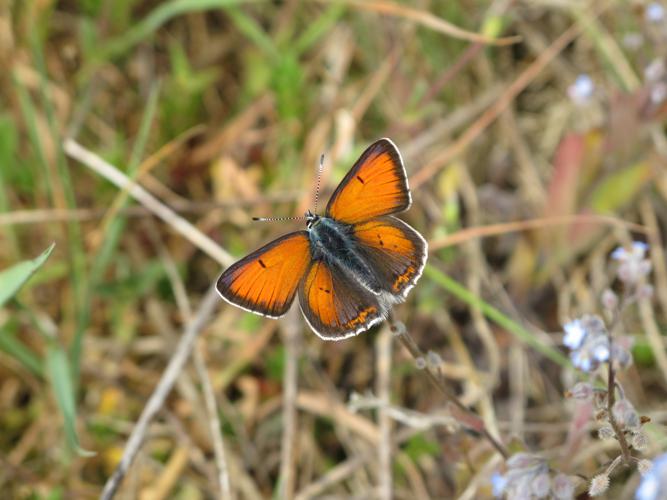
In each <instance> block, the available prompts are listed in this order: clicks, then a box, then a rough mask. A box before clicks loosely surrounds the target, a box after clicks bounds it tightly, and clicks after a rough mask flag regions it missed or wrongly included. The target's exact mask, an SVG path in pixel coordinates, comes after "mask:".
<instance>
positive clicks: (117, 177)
mask: <svg viewBox="0 0 667 500" xmlns="http://www.w3.org/2000/svg"><path fill="white" fill-rule="evenodd" d="M63 149H64V150H65V153H67V154H68V155H69V156H70V157H71V158H74V159H76V160H78V161H80V162H81V163H83V164H84V165H85V166H87V167H88V168H90V169H91V170H93V171H94V172H96V173H97V174H99V175H101V176H102V177H104V178H105V179H107V180H108V181H110V182H112V183H113V184H115V185H116V186H118V187H119V188H121V189H125V190H127V192H128V193H129V194H130V195H131V196H132V197H133V198H135V199H136V200H138V201H139V202H141V204H142V205H144V206H145V207H146V208H148V209H149V210H150V211H151V212H153V213H154V214H155V215H157V216H158V217H160V218H161V219H162V220H163V221H165V222H166V223H167V224H169V225H170V226H171V227H173V228H174V229H175V230H176V231H178V232H179V233H181V234H182V235H183V236H185V238H186V239H188V240H189V241H190V242H191V243H192V244H193V245H195V246H196V247H198V248H199V249H201V250H202V251H203V252H204V253H206V254H207V255H209V256H210V257H211V258H213V259H215V260H216V261H217V262H219V263H220V264H222V265H224V266H229V265H231V264H232V263H233V262H234V260H235V259H234V258H233V257H232V256H231V255H229V254H228V253H227V252H226V251H225V250H224V249H223V248H222V247H220V245H218V244H217V243H216V242H215V241H213V240H212V239H211V238H209V237H208V236H206V235H205V234H204V233H202V232H201V231H200V230H199V229H197V228H196V227H195V226H193V225H192V224H190V222H188V221H187V220H185V219H184V218H183V217H181V216H180V215H178V214H177V213H176V212H174V211H173V210H172V209H171V208H169V207H168V206H166V205H165V204H163V203H162V202H161V201H160V200H158V199H157V198H156V197H155V196H153V195H152V194H151V193H149V192H148V191H146V190H145V189H144V188H143V187H141V186H140V185H139V184H137V183H136V182H134V181H132V180H131V179H130V178H128V177H127V176H126V175H125V174H124V173H122V172H121V171H120V170H118V169H117V168H116V167H114V166H113V165H111V164H110V163H108V162H106V161H105V160H103V159H102V158H100V157H99V156H97V155H96V154H95V153H93V152H92V151H89V150H87V149H86V148H84V147H83V146H81V145H80V144H79V143H77V142H75V141H73V140H72V139H67V140H66V141H65V143H64V144H63Z"/></svg>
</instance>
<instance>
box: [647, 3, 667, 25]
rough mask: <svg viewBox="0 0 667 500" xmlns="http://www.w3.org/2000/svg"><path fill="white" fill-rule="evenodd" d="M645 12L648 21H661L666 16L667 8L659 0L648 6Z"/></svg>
mask: <svg viewBox="0 0 667 500" xmlns="http://www.w3.org/2000/svg"><path fill="white" fill-rule="evenodd" d="M644 14H645V15H646V19H647V20H648V21H650V22H652V23H659V22H660V21H662V20H663V19H664V18H665V8H664V7H663V6H662V5H660V4H659V3H658V2H653V3H651V4H649V5H648V6H647V7H646V11H645V12H644Z"/></svg>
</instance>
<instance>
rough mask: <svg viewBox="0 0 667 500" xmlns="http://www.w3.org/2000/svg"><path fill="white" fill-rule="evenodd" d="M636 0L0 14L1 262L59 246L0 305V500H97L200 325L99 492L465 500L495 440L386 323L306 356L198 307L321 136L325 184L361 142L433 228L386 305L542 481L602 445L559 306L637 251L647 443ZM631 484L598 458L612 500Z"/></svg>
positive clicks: (294, 192)
mask: <svg viewBox="0 0 667 500" xmlns="http://www.w3.org/2000/svg"><path fill="white" fill-rule="evenodd" d="M649 7H650V5H649V3H648V2H642V1H638V0H637V1H630V2H620V1H619V2H614V1H601V2H587V1H580V0H571V1H568V0H563V1H557V2H556V1H547V0H538V1H534V0H531V1H522V0H519V1H512V0H498V1H489V2H483V1H473V0H460V1H458V0H457V1H449V0H442V1H427V0H423V1H418V2H414V3H409V2H403V3H390V2H384V1H377V2H376V1H373V2H361V1H359V2H358V1H349V2H335V1H331V2H327V1H294V0H287V1H284V2H268V3H264V2H241V1H232V0H217V1H214V0H206V1H204V0H190V1H184V0H169V1H164V2H157V1H138V0H116V1H111V0H78V1H77V0H67V1H50V0H29V1H18V0H16V1H12V0H4V1H0V67H1V68H2V70H1V71H0V103H1V106H2V108H1V110H0V185H1V189H0V212H1V213H0V242H1V244H0V269H5V268H8V267H9V266H11V265H13V264H16V263H17V262H20V261H24V260H26V259H32V258H34V257H36V256H38V255H39V254H40V253H42V252H43V251H44V250H45V249H46V248H47V247H48V246H49V245H50V244H51V243H52V242H55V243H56V246H55V249H54V250H53V253H52V254H51V255H50V257H49V258H48V259H47V260H46V262H45V263H44V265H43V266H41V267H40V269H39V270H38V272H37V273H35V275H34V276H33V277H32V278H31V279H30V280H29V281H28V282H27V283H26V285H25V286H24V287H23V289H22V290H21V292H20V293H19V294H18V295H16V297H14V299H12V300H11V301H9V302H7V303H6V304H5V306H4V307H3V308H2V309H0V325H1V326H0V491H2V497H3V498H34V499H37V498H40V499H41V498H44V499H47V498H48V499H59V498H91V497H96V496H98V495H99V494H100V492H101V491H102V488H103V486H104V484H105V482H106V481H107V480H108V478H109V477H110V476H111V474H112V473H113V471H114V469H115V468H116V466H117V464H118V461H119V459H120V457H121V455H122V453H123V450H124V448H125V446H126V443H127V440H128V437H129V436H130V432H131V431H132V429H133V426H134V425H135V423H136V422H137V420H138V418H139V415H140V414H141V412H142V409H143V408H144V405H145V403H146V401H147V400H148V398H149V397H150V396H151V394H152V393H153V391H154V390H155V388H156V385H157V384H158V381H159V379H160V377H161V376H162V373H163V372H164V370H165V367H166V366H167V363H168V362H169V360H170V359H171V358H172V356H173V354H174V352H175V349H176V346H177V345H178V342H179V340H180V339H181V338H182V335H183V332H184V331H186V330H187V327H186V325H187V324H188V321H189V320H190V319H191V318H192V317H194V316H196V315H200V319H202V321H203V326H204V327H203V330H202V331H201V334H200V335H199V338H198V339H197V341H196V344H195V350H194V356H193V357H191V358H190V359H189V360H188V361H187V363H186V364H185V366H184V368H183V370H182V371H181V372H180V374H179V376H178V378H177V381H176V383H175V385H174V387H173V390H172V391H171V392H169V394H168V396H167V398H166V402H165V404H164V406H163V407H162V408H160V409H159V410H158V411H157V413H156V415H155V418H154V419H152V420H151V422H150V423H149V425H148V427H147V432H146V435H145V440H144V442H143V446H142V447H141V449H140V451H139V454H138V455H137V457H136V459H135V461H134V462H133V464H132V466H131V467H130V470H129V472H128V474H127V476H126V477H125V479H124V481H123V483H122V485H121V489H120V498H142V499H157V498H184V499H185V498H188V499H191V498H214V497H217V496H219V495H220V494H221V488H224V482H225V480H224V477H223V478H222V479H221V478H220V476H221V470H222V471H223V473H224V470H225V467H226V468H227V469H228V471H229V483H230V484H231V489H232V491H233V493H234V494H235V495H236V496H237V497H239V498H267V497H270V496H272V495H273V496H276V497H290V498H291V497H293V496H295V495H296V496H297V497H299V498H315V497H324V496H332V497H334V498H341V497H343V498H344V497H348V496H349V497H355V498H372V497H377V496H380V497H383V498H388V495H389V492H393V495H394V496H395V498H410V499H411V498H454V497H459V496H460V497H461V498H484V497H488V496H490V495H491V489H490V478H491V475H492V473H493V471H494V470H502V460H501V457H500V456H499V455H498V454H495V453H494V452H493V449H492V448H491V447H490V446H489V444H488V442H487V441H485V440H483V439H481V438H480V437H479V436H478V435H476V434H475V433H471V432H466V431H464V430H461V429H460V428H457V424H456V422H455V421H454V420H453V419H452V418H451V416H450V412H449V411H448V409H447V406H446V400H445V399H444V397H443V396H442V395H441V393H439V392H438V391H437V390H436V388H435V386H434V385H432V384H431V381H429V379H428V378H427V377H426V376H425V372H424V371H423V370H419V369H418V367H417V363H416V362H415V359H414V358H413V357H411V356H410V354H409V353H408V351H407V350H406V349H405V348H404V347H403V346H402V345H401V344H399V343H397V342H395V341H394V342H393V343H392V336H391V334H390V333H389V330H388V329H387V328H386V327H385V326H382V327H379V328H375V329H374V330H373V331H371V332H369V333H365V334H363V335H361V336H359V337H357V338H354V339H351V340H348V341H344V342H340V343H325V342H323V341H321V340H319V339H318V338H317V337H316V336H315V335H314V334H313V333H312V332H310V331H309V330H308V329H307V328H306V326H305V323H304V322H303V320H302V319H301V318H300V316H299V314H294V315H288V317H287V318H285V319H283V320H279V321H272V320H265V319H263V318H260V317H256V316H254V315H251V314H247V313H245V312H243V311H240V310H238V309H236V308H233V307H231V306H229V305H227V304H226V303H224V302H222V300H219V299H217V298H215V300H212V299H211V295H210V294H209V295H207V290H208V289H209V287H210V286H211V284H212V283H213V282H214V281H215V280H216V279H217V277H218V275H219V273H220V272H221V270H222V268H223V266H224V265H228V264H229V263H230V262H231V260H232V257H231V256H233V257H234V258H235V257H240V256H242V255H244V254H245V253H246V252H248V251H250V250H253V249H255V248H257V247H258V246H259V245H260V244H262V243H263V242H266V241H267V240H268V239H270V238H272V237H274V236H276V235H278V234H281V233H283V232H285V231H286V230H288V229H291V228H293V227H298V226H299V225H298V223H296V224H292V223H275V224H259V223H253V222H252V221H251V217H252V216H254V215H274V216H280V215H294V214H301V213H302V212H303V210H304V209H305V208H308V207H309V206H312V188H313V186H314V177H315V173H316V165H317V162H318V159H319V156H320V154H321V153H325V155H326V156H325V167H326V168H325V173H324V177H323V185H324V186H325V189H324V193H323V197H324V198H325V199H326V197H327V196H328V194H330V192H331V190H332V189H333V188H334V187H335V185H336V183H337V181H338V180H339V179H340V178H341V177H342V176H343V175H344V173H345V172H346V171H347V169H348V168H349V167H350V166H351V164H352V163H353V162H354V160H355V159H356V158H357V156H358V155H359V153H360V152H361V151H362V150H363V149H364V148H365V147H366V146H367V145H368V144H370V143H371V142H372V141H373V140H375V139H377V138H379V137H383V136H387V137H391V138H392V139H393V140H394V141H395V142H396V143H397V145H398V146H399V148H400V150H401V152H402V154H403V157H404V160H405V162H406V166H407V170H408V174H409V175H410V178H411V187H412V190H413V197H414V200H415V203H414V204H413V207H412V208H411V210H410V211H409V212H408V213H407V214H406V215H405V217H404V218H405V220H407V221H408V222H409V223H410V224H411V225H412V226H413V227H415V228H417V229H418V230H419V231H420V232H421V233H422V234H423V235H424V236H425V237H426V238H427V239H428V240H429V242H430V247H431V248H430V250H431V251H430V256H429V267H428V268H427V270H426V272H425V274H424V276H423V277H422V278H421V281H420V283H419V284H418V286H417V287H416V288H415V289H414V290H413V291H412V293H411V295H410V297H409V300H408V301H407V303H406V304H404V305H400V306H398V307H397V308H396V309H395V315H396V318H397V319H398V320H400V321H401V322H403V323H404V324H405V325H406V327H407V330H408V331H409V333H410V334H411V336H412V337H413V338H414V340H415V341H416V342H417V344H418V345H419V347H420V348H421V349H422V350H423V351H424V352H429V351H431V352H432V353H433V354H432V355H431V356H430V357H429V358H428V359H429V363H430V364H431V365H433V364H438V365H439V366H438V367H437V369H438V370H439V373H440V376H441V377H442V378H443V379H444V380H445V382H446V385H447V386H448V387H449V388H450V389H451V390H453V391H455V392H456V393H457V394H459V395H460V398H461V400H462V401H463V402H464V403H465V404H466V405H469V406H470V407H471V408H473V409H474V410H475V411H476V412H477V413H478V414H479V415H480V416H481V417H482V418H483V420H484V421H485V422H486V425H487V427H488V428H489V430H490V431H491V432H492V433H493V434H495V435H498V436H500V439H501V440H502V441H503V442H504V443H505V445H507V446H508V447H509V448H510V449H511V450H513V451H517V450H521V449H526V450H531V451H538V452H545V453H546V456H547V457H548V459H549V460H550V464H551V466H552V467H553V468H554V470H559V471H563V472H565V473H568V474H580V475H581V476H582V477H583V478H587V479H589V478H591V477H592V476H594V475H595V474H596V473H598V472H599V471H600V469H601V468H603V467H604V466H605V464H607V463H608V462H609V460H611V459H612V458H614V457H615V456H616V455H617V454H618V444H617V443H616V442H615V441H613V440H605V441H601V440H599V439H597V438H596V437H595V428H596V427H595V424H594V423H592V422H591V421H590V420H589V419H588V418H587V417H586V416H585V412H583V415H584V416H582V409H581V406H578V405H577V404H575V403H574V402H573V401H571V400H568V399H566V398H564V396H563V393H564V391H565V390H566V389H567V388H569V387H571V385H572V384H573V382H574V381H576V380H577V379H578V377H579V375H578V374H577V373H576V372H575V371H574V370H573V369H572V368H571V367H570V366H569V363H568V361H567V355H566V354H567V353H566V351H565V350H564V349H563V348H562V347H560V344H561V340H562V331H561V325H562V324H563V323H564V322H565V321H567V320H568V319H569V318H572V317H575V316H577V315H580V314H582V313H585V312H595V311H598V310H599V300H598V298H599V296H600V293H601V292H602V290H603V289H604V288H606V287H608V286H617V284H616V283H615V282H614V274H613V271H611V270H610V267H609V264H608V255H609V252H610V251H611V250H612V249H613V248H614V247H616V246H618V245H619V244H621V245H622V244H627V243H628V242H629V241H630V240H631V239H640V240H644V241H647V242H648V243H649V244H650V245H651V250H650V258H651V259H652V262H653V267H654V271H653V274H652V275H651V280H652V281H654V284H655V288H656V294H655V298H654V300H653V301H652V302H649V301H644V302H642V303H641V304H639V306H638V307H633V308H631V309H630V310H628V311H627V315H626V322H625V330H626V332H627V333H630V334H632V335H633V336H634V337H635V345H634V348H633V355H634V358H635V363H634V365H633V366H632V367H631V368H630V369H628V370H627V371H625V372H623V373H621V375H620V377H621V381H622V383H623V385H624V388H625V390H626V394H627V395H628V397H629V398H630V399H631V400H632V401H633V403H634V404H635V405H636V406H637V408H638V410H639V411H640V412H641V413H642V414H644V415H648V416H650V417H651V419H652V421H651V423H650V424H648V425H647V426H646V431H647V433H648V434H649V436H650V446H649V448H648V449H647V450H645V452H644V454H643V456H646V457H648V458H651V457H653V456H655V455H656V454H658V453H660V452H661V451H663V450H664V448H665V444H666V439H665V428H664V423H665V420H666V419H667V407H666V406H665V396H666V391H665V388H666V387H667V357H666V356H665V352H664V351H665V349H664V347H665V337H664V331H665V319H666V318H665V313H667V272H666V271H665V261H664V254H663V249H662V238H663V236H662V235H664V230H665V223H667V204H666V200H667V170H666V167H667V161H666V160H667V142H666V141H665V134H664V120H665V117H666V115H667V105H666V103H667V101H666V100H665V99H666V98H667V71H665V69H664V65H663V66H662V67H661V66H660V62H661V61H663V62H664V60H665V57H666V56H667V24H666V23H667V20H666V19H665V17H664V16H663V18H662V19H660V18H659V16H655V15H653V14H655V12H654V13H651V12H650V11H649ZM475 33H477V34H475ZM481 33H483V34H484V35H483V36H482V35H480V34H481ZM515 35H516V36H518V38H512V39H502V40H500V41H499V42H498V43H496V42H493V39H494V38H498V37H512V36H515ZM578 78H579V80H578ZM586 78H590V82H591V83H592V87H588V86H587V81H588V80H586ZM577 81H578V82H579V84H578V85H574V84H575V82H577ZM573 85H574V86H573ZM67 140H69V141H70V142H66V141H67ZM91 155H98V156H99V157H101V158H104V160H106V161H107V162H108V163H109V164H110V165H111V166H114V167H115V168H116V169H118V170H117V171H116V173H117V172H118V171H120V172H123V173H124V174H126V175H127V176H129V177H132V178H135V179H137V182H138V183H139V185H141V186H143V188H145V189H146V190H147V191H148V192H150V193H152V194H153V195H154V196H155V197H156V198H157V199H158V200H160V202H162V203H164V204H165V205H167V206H169V207H171V208H172V209H173V210H174V211H175V212H176V213H177V214H180V216H181V217H183V218H184V219H186V220H187V221H189V222H190V223H191V224H192V226H189V225H184V224H181V223H182V222H183V221H181V220H180V219H177V218H176V217H175V216H173V214H167V217H166V219H167V220H166V221H165V220H162V219H160V218H158V217H156V216H155V215H153V213H154V211H155V210H156V208H155V204H154V201H150V200H149V201H148V202H147V201H146V200H145V199H144V200H143V201H141V200H140V201H139V202H137V200H136V193H135V191H133V193H132V194H131V195H130V196H128V195H127V194H128V193H127V192H124V191H123V190H122V189H119V188H118V187H117V186H116V185H114V184H112V183H111V182H109V180H108V179H107V178H105V176H106V177H108V176H109V175H113V172H114V170H113V169H112V170H111V172H112V173H111V174H109V173H108V172H107V173H106V174H104V173H103V172H99V171H94V170H92V169H91V168H90V167H91V165H93V164H95V162H96V161H97V160H98V159H96V158H95V157H93V156H91ZM98 163H99V162H98ZM151 203H153V204H151ZM526 221H529V222H526ZM530 221H532V222H530ZM207 238H208V239H207ZM3 277H4V278H6V276H3ZM457 282H458V283H459V284H461V285H463V287H464V288H461V287H457ZM0 284H2V285H3V286H7V283H6V282H5V283H4V284H3V283H0ZM202 308H203V309H202ZM207 313H210V317H209V316H208V315H207ZM354 393H358V394H361V395H362V396H361V398H362V399H361V400H358V399H357V400H353V402H354V404H352V405H351V406H350V398H351V396H352V394H354ZM358 407H361V408H358ZM355 410H358V411H355ZM222 446H224V457H223V453H221V451H222ZM87 452H92V453H87ZM223 459H224V460H223ZM222 475H223V476H224V474H222ZM638 482H639V475H638V473H637V472H636V470H634V469H622V470H620V471H619V472H618V474H615V475H614V477H613V478H612V486H611V488H612V489H611V490H610V492H609V497H610V498H627V497H629V496H631V495H632V492H633V491H634V489H635V488H636V486H637V484H638ZM581 485H583V487H582V486H581ZM582 488H583V489H585V482H584V481H583V480H582V483H581V484H580V485H579V490H578V491H581V490H582ZM223 491H224V489H223Z"/></svg>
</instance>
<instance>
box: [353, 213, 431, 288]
mask: <svg viewBox="0 0 667 500" xmlns="http://www.w3.org/2000/svg"><path fill="white" fill-rule="evenodd" d="M352 230H353V234H354V237H355V239H356V240H357V243H358V244H359V249H360V251H361V252H362V253H363V255H364V256H365V258H366V260H367V261H368V263H369V264H370V265H371V267H372V268H373V270H374V271H375V273H376V274H377V275H378V277H380V278H381V281H382V282H383V283H386V291H387V292H389V293H390V294H391V295H392V296H394V299H395V300H397V301H403V300H404V299H405V297H406V296H407V294H408V292H409V291H410V289H411V288H412V287H413V286H414V284H415V283H416V282H417V280H418V279H419V277H420V276H421V274H422V271H423V270H424V265H425V264H426V256H427V253H428V251H427V248H428V244H427V243H426V240H424V238H423V237H422V235H421V234H419V233H418V232H417V231H415V230H414V229H412V227H410V226H409V225H408V224H406V223H405V222H403V221H402V220H400V219H397V218H395V217H391V216H388V217H379V218H377V219H373V220H369V221H366V222H361V223H359V224H355V225H354V226H352Z"/></svg>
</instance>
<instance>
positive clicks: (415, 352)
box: [391, 320, 509, 459]
mask: <svg viewBox="0 0 667 500" xmlns="http://www.w3.org/2000/svg"><path fill="white" fill-rule="evenodd" d="M391 330H392V331H393V332H394V334H395V335H396V336H397V337H398V339H399V340H400V341H401V343H402V344H403V346H405V348H406V349H407V350H408V352H410V354H411V355H412V357H413V358H415V360H417V359H419V358H422V359H423V358H424V353H422V351H421V349H420V348H419V346H418V345H417V343H416V342H415V341H414V339H413V338H412V336H410V334H409V333H408V331H407V329H406V328H405V326H404V325H403V324H402V323H398V322H394V321H393V320H392V321H391ZM423 371H424V373H426V376H427V377H428V378H429V379H430V380H431V382H433V384H434V385H435V386H436V387H437V388H438V390H440V392H441V393H442V395H443V396H445V398H446V399H447V401H448V402H450V403H451V404H453V405H454V406H455V408H456V409H457V410H459V411H461V412H462V413H463V414H464V415H465V416H466V417H472V419H473V420H474V421H475V426H474V430H475V431H478V432H479V433H481V434H482V436H484V437H485V438H486V440H487V441H489V443H491V445H492V446H493V447H494V448H495V449H496V451H498V453H500V454H501V455H502V456H503V458H505V459H507V458H509V452H508V451H507V450H506V449H505V447H504V446H503V445H502V444H501V443H500V441H498V440H497V439H496V438H495V437H493V436H492V435H491V433H490V432H489V430H488V429H487V428H486V425H485V424H484V422H483V421H482V419H481V418H480V417H479V416H478V415H477V414H476V413H475V412H474V411H472V410H471V409H470V408H468V407H467V406H466V405H464V404H463V403H462V402H461V401H460V400H459V398H458V397H457V396H456V395H455V394H454V393H453V392H451V391H450V390H449V388H448V387H447V386H446V385H445V384H444V383H443V381H442V380H441V379H440V377H439V376H438V374H437V373H436V372H435V370H434V369H433V368H432V367H431V366H428V365H427V366H426V367H425V369H424V370H423ZM457 420H459V421H460V422H461V423H462V424H463V425H465V426H466V427H471V426H470V424H469V422H468V421H461V420H465V419H459V418H457Z"/></svg>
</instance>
